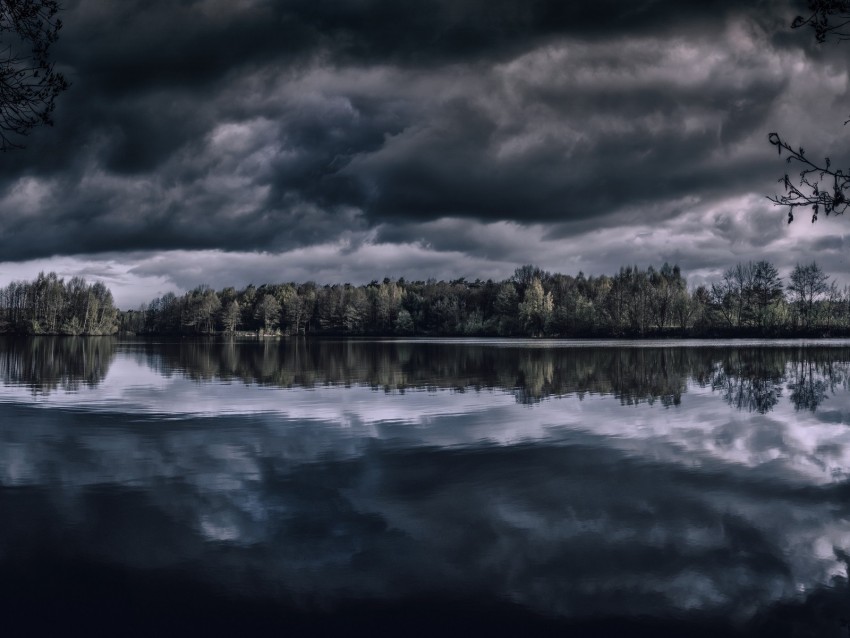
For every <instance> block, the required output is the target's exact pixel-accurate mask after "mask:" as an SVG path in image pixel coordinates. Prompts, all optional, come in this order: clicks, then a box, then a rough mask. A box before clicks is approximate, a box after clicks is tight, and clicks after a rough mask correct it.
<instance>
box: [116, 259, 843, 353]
mask: <svg viewBox="0 0 850 638" xmlns="http://www.w3.org/2000/svg"><path fill="white" fill-rule="evenodd" d="M849 309H850V295H848V291H847V290H846V289H845V290H839V289H838V287H837V286H836V285H835V284H834V283H831V284H830V283H829V282H828V277H827V275H825V274H824V272H823V271H822V270H821V268H820V267H819V266H817V264H815V263H812V264H806V265H798V266H797V267H796V268H795V269H794V271H793V272H792V274H791V276H790V277H789V280H788V282H787V283H784V282H783V281H782V279H781V278H780V276H779V274H778V271H777V269H776V268H775V267H774V266H773V265H772V264H770V263H768V262H766V261H759V262H749V263H746V264H738V265H737V266H734V267H732V268H729V269H728V270H727V271H726V272H725V273H724V275H723V277H722V278H721V280H720V281H718V282H716V283H715V284H713V285H711V286H699V287H697V288H694V289H689V288H688V286H687V284H686V281H685V279H684V278H683V277H682V274H681V272H680V270H679V268H678V266H670V265H669V264H664V265H663V266H662V267H661V268H660V269H657V270H656V269H655V268H652V267H650V268H648V269H645V270H644V269H641V268H637V267H625V268H621V269H620V271H619V272H618V273H617V274H616V275H613V276H607V275H603V276H599V277H593V276H591V277H587V276H585V275H584V274H582V273H579V274H578V275H577V276H571V275H563V274H558V273H554V274H553V273H549V272H544V271H542V270H540V269H539V268H535V267H534V266H523V267H522V268H518V269H517V270H516V272H515V273H514V275H513V276H512V277H510V278H509V279H506V280H504V281H498V282H497V281H492V280H487V281H481V280H476V281H466V280H465V279H463V278H461V279H457V280H454V281H448V282H447V281H434V280H428V281H405V280H404V279H398V280H391V279H384V280H383V281H382V282H378V281H373V282H371V283H370V284H368V285H363V286H354V285H351V284H337V285H325V286H319V285H317V284H315V283H312V282H308V283H302V284H296V283H286V284H264V285H262V286H254V285H249V286H248V287H247V288H245V289H243V290H236V289H234V288H225V289H223V290H220V291H215V290H213V289H212V288H210V287H208V286H200V287H198V288H196V289H194V290H192V291H190V292H188V293H186V294H185V295H182V296H176V295H174V294H171V293H169V294H166V295H164V296H162V297H159V298H157V299H155V300H153V301H152V302H151V303H150V304H148V305H146V306H144V307H142V308H141V309H140V310H138V311H131V312H127V313H124V314H123V315H122V316H121V328H122V329H123V330H126V331H128V332H134V333H138V334H146V333H147V334H212V333H217V332H224V333H235V332H240V331H241V332H255V333H256V332H260V333H263V334H280V335H290V336H293V335H322V334H325V335H441V336H442V335H446V336H449V335H451V336H463V335H468V336H557V337H585V336H587V337H642V336H661V335H670V336H674V335H679V336H684V335H693V336H734V335H765V336H777V335H788V334H812V335H822V334H843V333H847V332H850V310H849Z"/></svg>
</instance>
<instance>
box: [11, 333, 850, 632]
mask: <svg viewBox="0 0 850 638" xmlns="http://www.w3.org/2000/svg"><path fill="white" fill-rule="evenodd" d="M0 378H2V384H0V443H1V444H0V521H2V525H0V611H1V612H2V616H1V617H2V618H3V621H2V622H3V624H2V626H3V627H4V628H6V629H8V628H10V627H13V628H14V629H15V630H16V631H15V632H13V633H8V635H20V634H22V633H25V632H27V631H28V632H31V633H34V634H42V633H45V634H46V633H51V634H52V635H57V632H60V633H70V631H71V629H73V630H74V631H75V633H79V631H80V630H83V631H84V632H85V633H88V634H89V635H92V634H103V635H122V636H127V635H140V636H141V635H144V636H150V635H187V634H188V635H193V634H203V635H234V634H240V635H257V634H270V633H280V632H281V631H290V632H292V633H294V635H312V634H326V635H336V634H339V633H352V632H356V633H362V632H364V631H368V632H372V633H374V634H376V635H433V634H435V633H439V634H446V635H460V634H464V635H469V634H475V633H485V632H486V633H487V634H494V633H496V634H510V635H516V634H517V633H523V634H525V635H558V636H572V635H575V636H584V635H594V636H609V635H617V636H632V635H634V636H644V635H646V636H717V635H719V634H725V635H729V636H735V635H741V636H750V635H759V636H786V635H787V636H818V637H828V636H847V635H850V634H848V629H847V620H846V619H847V618H850V588H848V583H847V567H848V561H850V481H848V472H850V391H848V388H850V341H808V342H807V341H781V342H759V341H741V342H723V343H718V342H706V341H694V342H676V341H666V342H651V341H645V342H564V341H541V340H527V341H523V340H502V341H500V340H410V341H367V340H353V341H341V340H339V341H335V340H303V339H301V340H297V339H296V340H289V341H287V340H283V341H271V340H269V341H256V340H245V341H178V342H167V341H144V340H126V339H117V338H48V337H41V338H32V339H26V340H25V339H20V340H12V339H7V340H0ZM485 635H486V634H485Z"/></svg>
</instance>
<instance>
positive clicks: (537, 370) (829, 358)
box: [0, 337, 850, 414]
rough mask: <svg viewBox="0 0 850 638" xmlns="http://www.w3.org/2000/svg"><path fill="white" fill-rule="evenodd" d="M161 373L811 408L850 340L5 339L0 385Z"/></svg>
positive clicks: (843, 371) (836, 372) (842, 362)
mask: <svg viewBox="0 0 850 638" xmlns="http://www.w3.org/2000/svg"><path fill="white" fill-rule="evenodd" d="M119 351H120V352H122V353H124V355H125V356H132V357H133V358H134V359H135V360H136V361H138V362H140V363H143V364H144V365H146V366H147V367H148V368H149V369H150V370H151V371H153V372H154V373H155V374H157V375H160V376H162V377H163V378H171V377H172V376H174V375H182V376H184V377H186V378H188V379H192V380H195V381H199V382H206V381H226V382H241V383H245V384H259V385H264V386H271V387H280V388H293V387H302V388H315V387H321V386H326V385H340V386H351V385H362V386H367V387H370V388H373V389H382V390H384V391H387V392H392V391H401V392H404V391H405V390H409V389H429V390H436V389H440V388H445V389H453V390H457V391H464V390H481V389H501V390H507V391H510V392H512V393H514V395H515V397H516V400H517V401H518V402H520V403H523V404H533V403H536V402H539V401H541V400H543V399H546V398H548V397H553V396H566V395H575V396H578V397H579V398H582V397H584V396H585V395H605V396H614V397H617V398H618V399H619V400H620V401H621V403H622V404H624V405H635V404H640V403H648V404H650V405H651V404H653V403H655V402H656V401H657V402H659V403H660V404H661V405H662V406H665V407H669V406H676V405H679V404H680V403H681V400H682V395H683V394H684V393H686V392H687V391H688V388H689V386H692V387H710V388H712V390H714V391H715V392H716V393H718V394H719V395H720V396H721V397H722V398H723V399H724V400H725V401H726V402H727V403H728V404H729V405H731V406H733V407H735V408H737V409H739V410H744V411H748V412H756V413H759V414H765V413H767V412H770V411H771V410H772V409H774V408H775V407H776V405H777V404H778V403H779V401H780V399H781V398H782V397H783V395H786V396H787V397H788V398H789V399H790V401H791V403H792V404H793V405H794V407H795V408H796V409H798V410H809V411H814V410H816V409H817V408H818V406H820V405H821V403H823V401H824V400H826V399H827V398H828V397H829V396H831V395H833V394H835V392H836V391H839V390H840V391H843V390H845V389H846V388H847V385H848V370H850V347H847V346H841V347H817V346H808V347H800V346H789V347H732V346H727V347H692V346H690V347H683V346H668V347H663V346H659V347H651V348H648V347H642V348H638V347H558V346H557V345H556V346H555V347H549V348H540V347H536V348H530V347H527V344H524V343H522V342H519V343H517V344H515V345H508V346H504V345H503V346H502V347H494V346H493V345H489V344H485V343H472V344H469V343H461V344H457V343H451V342H437V343H428V342H392V341H387V342H369V341H333V340H309V341H308V340H304V339H293V340H291V341H283V342H281V341H265V342H257V341H234V340H231V341H213V340H209V341H205V340H192V341H178V342H173V343H159V342H144V341H139V342H122V343H121V344H120V346H118V347H116V341H115V340H114V339H111V338H97V339H90V338H89V339H86V338H52V337H44V338H35V339H29V340H0V374H2V379H3V382H4V384H6V385H18V386H26V387H28V388H31V389H32V391H33V392H35V393H49V392H50V391H51V390H56V389H58V388H61V389H63V390H65V391H73V390H78V389H79V388H80V387H83V386H85V387H95V386H97V385H98V384H99V383H101V382H102V381H103V380H104V378H105V376H106V374H107V372H108V371H109V366H110V364H111V362H112V360H113V358H114V357H115V356H116V353H117V352H119Z"/></svg>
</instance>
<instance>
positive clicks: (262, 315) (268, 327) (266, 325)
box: [255, 295, 281, 332]
mask: <svg viewBox="0 0 850 638" xmlns="http://www.w3.org/2000/svg"><path fill="white" fill-rule="evenodd" d="M280 313H281V307H280V302H279V301H278V300H277V299H275V298H274V297H273V296H272V295H263V298H262V299H261V300H260V303H258V304H257V310H256V314H255V317H256V318H257V319H259V320H260V321H262V322H263V329H264V330H265V332H271V331H272V330H274V329H275V328H277V326H278V323H280Z"/></svg>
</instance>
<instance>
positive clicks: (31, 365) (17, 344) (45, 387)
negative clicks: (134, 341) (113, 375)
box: [0, 337, 116, 394]
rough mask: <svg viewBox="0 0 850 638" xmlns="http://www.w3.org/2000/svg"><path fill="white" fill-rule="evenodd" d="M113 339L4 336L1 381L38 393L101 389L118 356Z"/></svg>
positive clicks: (0, 347)
mask: <svg viewBox="0 0 850 638" xmlns="http://www.w3.org/2000/svg"><path fill="white" fill-rule="evenodd" d="M115 345H116V344H115V339H113V338H111V337H88V338H86V337H39V338H35V339H13V338H8V337H0V378H2V380H3V383H4V384H5V385H24V386H27V387H28V388H30V389H31V390H32V392H33V393H34V394H41V393H45V394H46V393H49V392H50V391H52V390H56V389H57V388H61V389H62V390H64V391H66V392H73V391H76V390H79V389H80V388H81V387H94V386H97V385H98V384H99V383H100V382H102V381H103V379H104V378H105V377H106V374H107V373H108V372H109V365H110V363H112V359H113V358H114V357H115Z"/></svg>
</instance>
